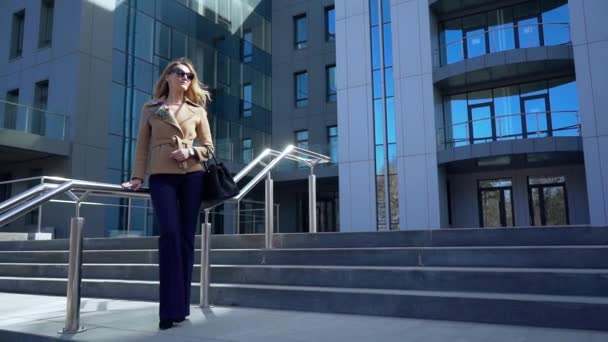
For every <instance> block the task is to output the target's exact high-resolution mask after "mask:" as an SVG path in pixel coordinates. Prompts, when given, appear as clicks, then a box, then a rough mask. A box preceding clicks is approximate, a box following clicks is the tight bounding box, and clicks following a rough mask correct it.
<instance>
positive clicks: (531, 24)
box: [517, 18, 540, 48]
mask: <svg viewBox="0 0 608 342" xmlns="http://www.w3.org/2000/svg"><path fill="white" fill-rule="evenodd" d="M538 29H539V27H538V18H530V19H524V20H519V21H518V22H517V34H518V38H519V47H520V48H529V47H535V46H540V36H539V31H538Z"/></svg>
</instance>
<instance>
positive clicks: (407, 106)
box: [391, 0, 441, 229]
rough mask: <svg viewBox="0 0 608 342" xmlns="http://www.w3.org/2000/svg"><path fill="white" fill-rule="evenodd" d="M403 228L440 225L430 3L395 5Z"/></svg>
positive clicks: (422, 0) (394, 27)
mask: <svg viewBox="0 0 608 342" xmlns="http://www.w3.org/2000/svg"><path fill="white" fill-rule="evenodd" d="M391 16H392V17H393V18H398V20H393V21H392V31H393V37H392V42H393V54H394V61H393V65H394V81H395V112H396V114H395V125H396V130H397V131H396V135H397V168H398V174H399V207H400V229H432V228H439V227H440V217H441V213H440V205H439V184H438V168H437V142H436V139H435V137H436V134H435V129H436V126H435V101H434V89H433V74H432V61H433V56H432V53H431V34H430V11H429V2H428V0H414V1H396V0H392V1H391Z"/></svg>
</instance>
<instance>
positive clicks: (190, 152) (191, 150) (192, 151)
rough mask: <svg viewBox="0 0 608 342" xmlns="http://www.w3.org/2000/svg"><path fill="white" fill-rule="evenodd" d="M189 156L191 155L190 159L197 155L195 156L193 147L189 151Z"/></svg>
mask: <svg viewBox="0 0 608 342" xmlns="http://www.w3.org/2000/svg"><path fill="white" fill-rule="evenodd" d="M188 155H190V157H194V155H195V154H194V149H193V148H192V147H190V148H189V149H188Z"/></svg>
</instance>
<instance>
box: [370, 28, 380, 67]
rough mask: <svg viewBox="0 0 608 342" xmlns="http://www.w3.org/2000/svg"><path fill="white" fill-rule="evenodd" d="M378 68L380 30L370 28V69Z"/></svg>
mask: <svg viewBox="0 0 608 342" xmlns="http://www.w3.org/2000/svg"><path fill="white" fill-rule="evenodd" d="M379 68H380V29H379V28H378V26H375V27H373V28H372V69H374V70H375V69H379Z"/></svg>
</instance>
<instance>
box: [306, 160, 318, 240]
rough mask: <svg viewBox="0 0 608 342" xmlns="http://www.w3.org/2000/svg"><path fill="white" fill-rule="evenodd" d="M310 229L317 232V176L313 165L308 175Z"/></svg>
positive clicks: (311, 231)
mask: <svg viewBox="0 0 608 342" xmlns="http://www.w3.org/2000/svg"><path fill="white" fill-rule="evenodd" d="M308 231H309V232H310V233H316V232H317V178H316V176H315V174H314V168H312V167H311V168H310V175H308Z"/></svg>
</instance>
